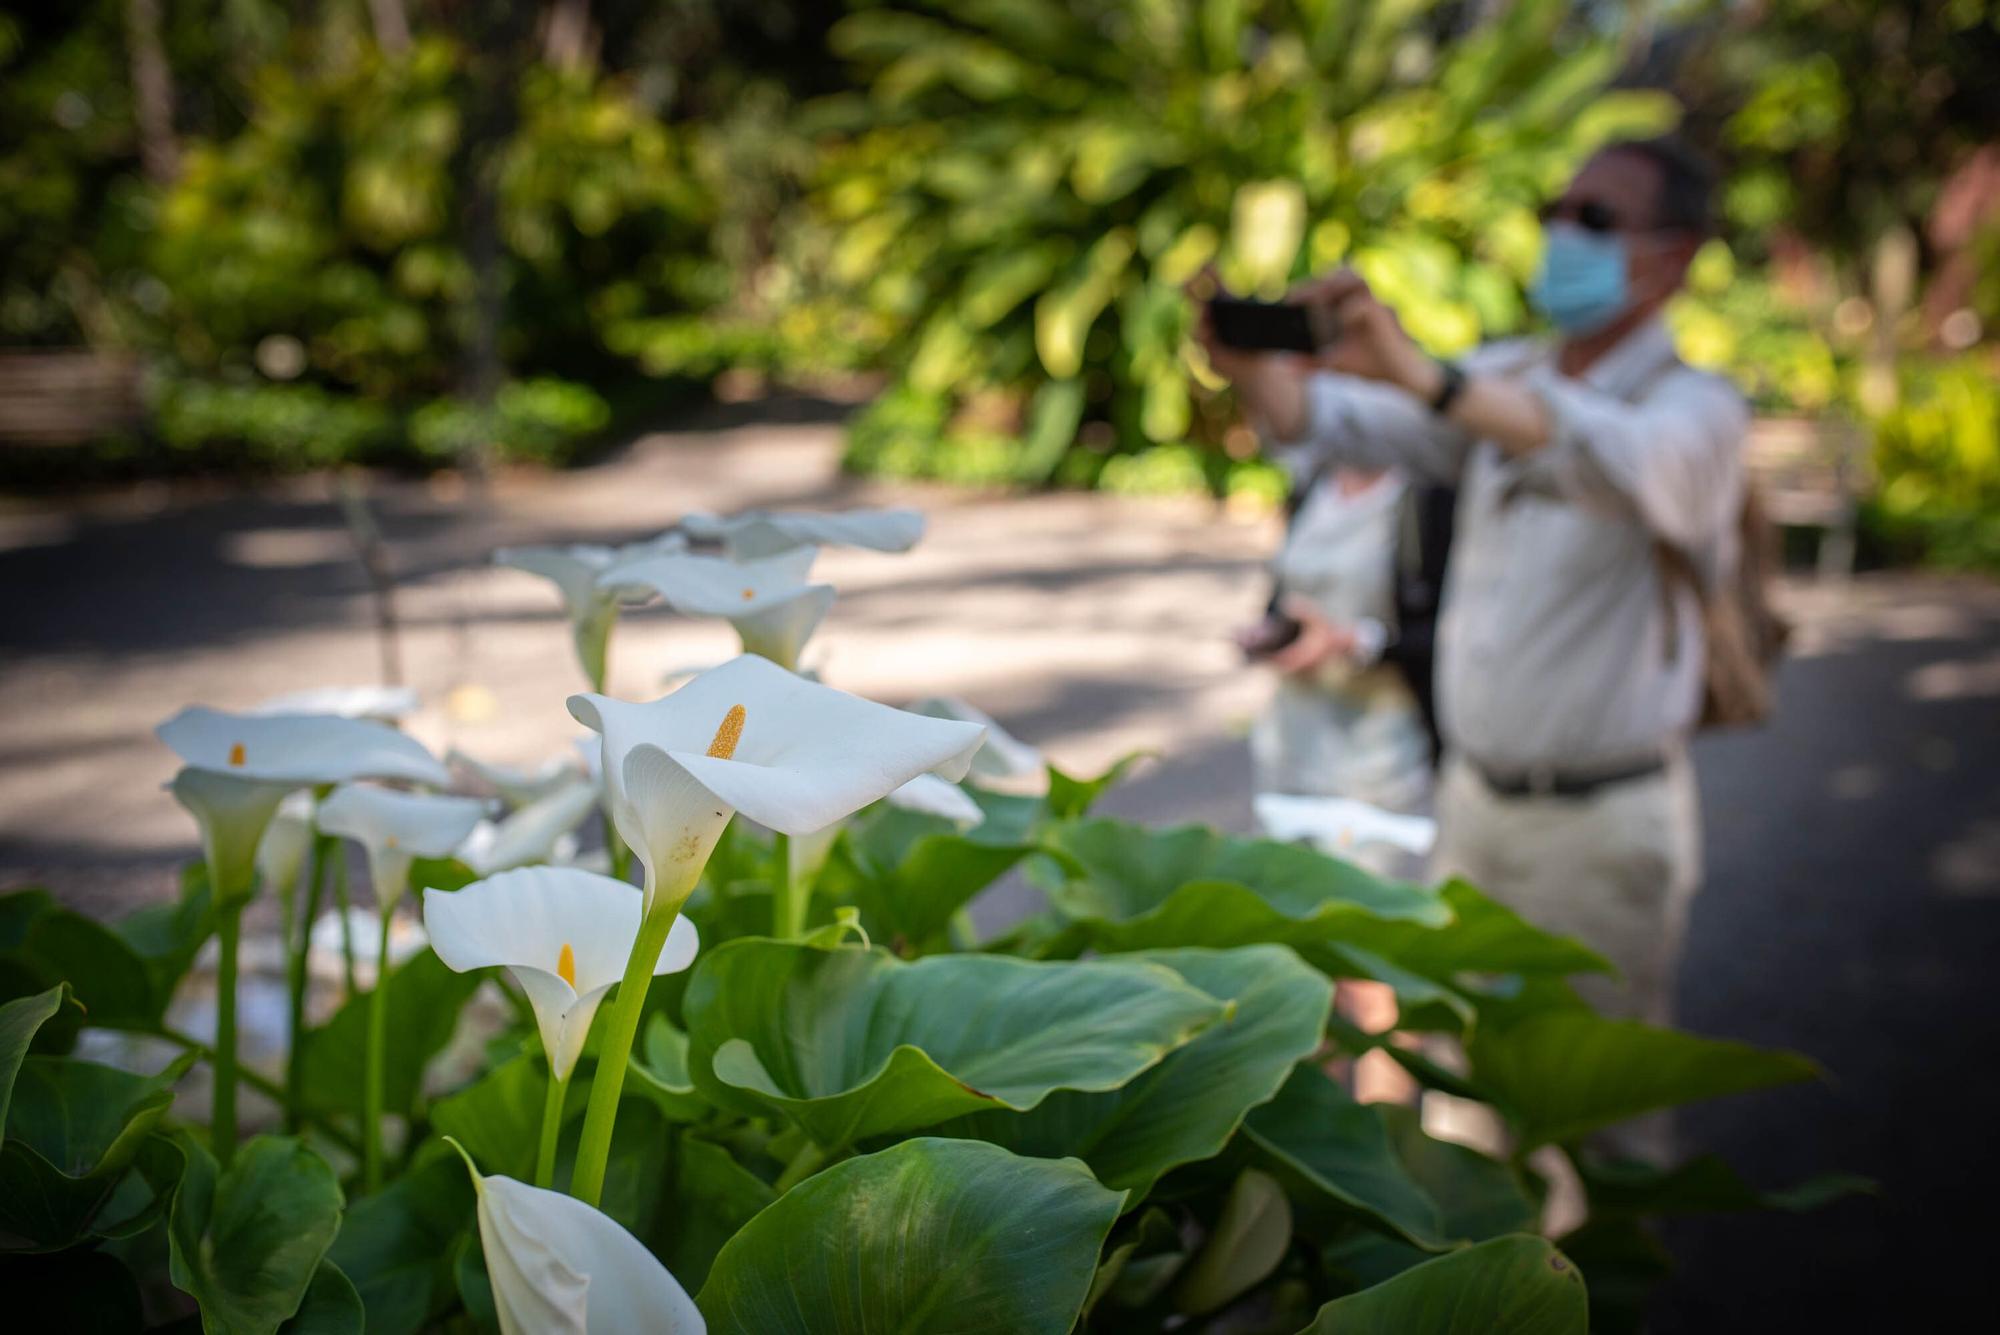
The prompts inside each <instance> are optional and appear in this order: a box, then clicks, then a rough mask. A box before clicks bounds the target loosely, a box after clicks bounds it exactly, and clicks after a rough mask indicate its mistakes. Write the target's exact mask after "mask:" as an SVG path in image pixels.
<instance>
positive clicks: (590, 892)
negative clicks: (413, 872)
mask: <svg viewBox="0 0 2000 1335" xmlns="http://www.w3.org/2000/svg"><path fill="white" fill-rule="evenodd" d="M641 907H642V897H641V895H640V893H639V890H638V888H637V887H636V886H633V885H629V884H627V883H626V882H624V881H617V880H613V879H612V878H611V877H609V876H599V875H597V874H596V873H594V872H587V871H582V870H579V869H578V868H575V867H522V868H519V869H517V870H514V871H503V872H500V873H499V874H497V875H494V876H489V877H487V878H486V879H485V880H482V881H475V882H473V883H472V884H471V885H468V886H466V887H465V888H464V889H463V890H453V891H443V890H426V891H425V892H424V924H425V926H426V927H428V928H429V930H430V935H431V949H432V950H435V951H436V952H437V956H438V958H439V959H441V960H443V961H444V962H445V963H446V964H447V965H449V966H450V967H451V968H453V969H455V970H457V971H458V972H460V973H464V972H466V971H467V970H469V969H485V968H493V967H504V968H505V969H506V970H507V971H508V972H509V973H511V974H512V975H513V976H514V981H515V982H517V983H519V984H520V985H521V990H522V991H524V992H526V993H527V994H528V1002H529V1004H530V1005H532V1006H533V1007H534V1009H535V1023H536V1025H537V1027H539V1028H540V1030H541V1034H542V1050H543V1051H544V1052H546V1053H547V1054H548V1059H549V1068H550V1069H551V1070H552V1071H553V1072H554V1073H555V1076H556V1078H557V1079H558V1080H567V1079H569V1076H570V1072H571V1071H573V1070H574V1069H575V1068H576V1061H577V1058H578V1057H579V1056H580V1055H582V1053H583V1041H584V1038H585V1037H586V1036H587V1035H588V1034H589V1033H590V1022H591V1019H592V1018H593V1017H594V1016H595V1015H596V1014H597V1007H598V1004H599V1003H600V1002H602V1001H603V1000H604V994H605V993H606V992H609V991H610V990H611V986H612V984H614V983H616V982H617V981H618V980H619V978H620V976H621V975H623V973H624V972H625V964H626V960H627V958H628V957H629V956H630V955H631V953H632V943H633V941H635V940H636V939H638V936H639V915H640V909H641ZM700 944H701V938H700V935H699V934H698V933H697V932H696V930H695V925H694V924H693V923H692V922H690V921H688V920H687V919H686V918H676V919H675V920H674V925H673V929H672V930H671V931H670V932H669V933H668V934H667V944H666V948H665V949H664V950H662V951H661V952H660V959H659V963H658V964H656V965H654V966H653V973H654V974H655V976H657V975H660V974H668V973H679V972H680V971H681V970H683V969H685V968H687V967H688V966H689V965H691V964H693V963H694V957H695V951H696V950H697V949H698V948H699V947H700Z"/></svg>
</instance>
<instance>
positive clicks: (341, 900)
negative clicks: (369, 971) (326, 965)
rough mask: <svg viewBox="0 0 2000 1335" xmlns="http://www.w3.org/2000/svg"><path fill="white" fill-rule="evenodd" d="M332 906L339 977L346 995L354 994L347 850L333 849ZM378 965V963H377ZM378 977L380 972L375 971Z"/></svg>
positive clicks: (352, 937)
mask: <svg viewBox="0 0 2000 1335" xmlns="http://www.w3.org/2000/svg"><path fill="white" fill-rule="evenodd" d="M333 906H334V907H335V908H337V909H339V910H340V964H341V976H342V978H343V980H344V981H345V982H346V984H347V995H348V996H350V997H351V996H353V995H354V994H355V991H356V989H355V986H354V915H353V914H351V913H349V912H348V911H347V850H346V849H344V848H335V849H334V851H333ZM377 963H378V964H379V961H378V962H377ZM377 977H378V978H379V977H380V970H379V968H378V970H377Z"/></svg>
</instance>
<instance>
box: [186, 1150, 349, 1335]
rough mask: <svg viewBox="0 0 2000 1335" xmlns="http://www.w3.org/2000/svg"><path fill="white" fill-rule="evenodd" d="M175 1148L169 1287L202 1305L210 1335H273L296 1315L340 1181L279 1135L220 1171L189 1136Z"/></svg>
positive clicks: (328, 1230) (331, 1220)
mask: <svg viewBox="0 0 2000 1335" xmlns="http://www.w3.org/2000/svg"><path fill="white" fill-rule="evenodd" d="M182 1148H183V1149H184V1150H185V1151H186V1153H187V1171H186V1172H185V1173H184V1174H183V1175H182V1177H181V1186H180V1191H179V1193H178V1194H177V1195H176V1196H175V1198H174V1210H173V1224H172V1227H171V1228H170V1229H169V1230H168V1233H167V1238H168V1242H169V1244H170V1245H171V1248H172V1273H173V1280H174V1284H175V1286H176V1287H178V1288H180V1289H181V1290H182V1291H183V1292H185V1293H189V1294H192V1295H193V1296H194V1298H195V1300H196V1301H197V1302H199V1303H200V1304H201V1323H202V1329H203V1330H204V1331H206V1332H207V1335H272V1332H274V1331H276V1330H277V1329H278V1327H279V1326H280V1325H282V1324H283V1323H284V1322H285V1321H287V1320H288V1319H290V1318H291V1316H292V1315H293V1314H294V1313H296V1312H298V1311H299V1309H300V1306H301V1304H302V1303H303V1302H304V1301H305V1298H306V1291H307V1288H308V1286H310V1285H311V1284H312V1283H313V1280H314V1278H315V1276H316V1274H317V1272H318V1270H319V1266H320V1261H321V1258H323V1257H324V1256H325V1255H326V1250H327V1247H328V1246H329V1245H330V1244H331V1243H332V1242H333V1237H334V1233H335V1231H336V1230H337V1229H338V1228H339V1227H340V1207H341V1195H340V1183H339V1182H338V1181H337V1180H336V1179H335V1177H334V1175H333V1169H332V1168H331V1167H329V1166H328V1164H327V1162H326V1160H324V1159H322V1158H320V1157H319V1156H318V1155H317V1154H314V1153H313V1152H312V1151H311V1150H309V1149H307V1148H306V1147H305V1146H304V1145H301V1144H300V1143H299V1142H298V1141H296V1140H293V1139H291V1138H289V1137H285V1136H259V1137H257V1138H256V1139H254V1140H251V1141H248V1142H246V1143H245V1144H243V1145H242V1146H240V1147H238V1149H237V1152H236V1157H235V1159H234V1160H233V1161H232V1162H231V1163H230V1165H229V1168H228V1170H227V1171H226V1172H225V1171H220V1170H218V1168H217V1167H216V1163H215V1160H214V1158H213V1157H212V1156H210V1154H209V1152H208V1151H207V1150H205V1149H203V1148H202V1147H201V1146H199V1145H196V1144H195V1143H194V1142H192V1141H185V1140H184V1141H183V1142H182ZM335 1287H336V1288H337V1287H338V1286H337V1285H336V1286H335ZM323 1297H325V1296H323ZM333 1301H335V1300H334V1299H328V1305H332V1302H333Z"/></svg>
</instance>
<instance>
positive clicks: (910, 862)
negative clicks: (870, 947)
mask: <svg viewBox="0 0 2000 1335" xmlns="http://www.w3.org/2000/svg"><path fill="white" fill-rule="evenodd" d="M1033 851H1034V850H1033V847H1032V846H1031V845H1028V844H1025V843H1019V842H996V841H993V840H991V839H988V838H986V837H983V835H982V831H981V830H979V829H974V830H973V831H972V832H971V833H969V834H961V833H960V832H959V831H958V828H957V827H956V826H955V825H953V824H952V823H951V822H950V821H948V820H945V819H944V818H943V817H940V816H930V815H925V814H924V813H922V812H916V811H904V810H901V809H900V808H897V807H892V806H889V805H888V804H886V803H884V804H881V805H879V806H877V807H875V808H873V809H872V810H870V811H868V812H867V813H866V814H865V815H863V816H861V817H859V818H857V819H856V820H855V821H853V822H852V823H851V824H850V825H849V826H848V827H847V829H846V830H844V831H843V832H842V834H841V837H840V840H839V841H838V842H837V843H836V844H835V845H834V849H833V852H832V854H831V856H830V857H829V858H828V860H827V865H826V867H825V868H824V869H823V870H822V871H821V873H820V880H819V883H818V886H817V887H816V888H817V891H818V893H819V894H821V895H823V896H826V897H828V898H831V899H833V900H835V901H837V902H840V903H848V904H853V905H854V906H855V907H857V908H858V909H860V910H861V925H862V927H864V928H865V929H866V930H867V932H868V934H869V936H870V937H871V938H873V939H875V940H878V941H881V942H883V943H885V944H887V943H890V942H894V941H907V942H912V943H918V944H922V943H928V942H931V941H933V940H935V939H936V938H937V937H938V936H939V935H940V934H941V933H942V932H943V931H944V930H945V928H946V926H947V925H949V924H950V922H951V918H952V915H953V914H955V913H957V912H958V911H959V910H960V909H961V908H963V907H965V905H967V904H968V903H970V902H971V901H972V899H973V897H974V896H975V895H977V894H978V893H979V892H980V891H982V890H984V889H985V888H986V887H987V886H989V885H991V884H993V882H995V881H997V880H999V879H1000V877H1002V876H1003V875H1005V874H1006V873H1007V871H1008V869H1009V868H1011V867H1012V866H1013V865H1014V864H1015V863H1017V862H1019V861H1020V860H1021V859H1022V858H1024V857H1026V856H1027V855H1028V854H1029V853H1031V852H1033Z"/></svg>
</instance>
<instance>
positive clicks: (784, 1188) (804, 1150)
mask: <svg viewBox="0 0 2000 1335" xmlns="http://www.w3.org/2000/svg"><path fill="white" fill-rule="evenodd" d="M833 1155H834V1151H832V1150H827V1149H822V1148H821V1147H820V1146H819V1144H818V1143H817V1142H815V1141H810V1140H808V1141H807V1142H806V1143H805V1144H803V1145H801V1146H800V1147H799V1152H798V1153H797V1154H794V1155H793V1156H792V1161H791V1162H790V1163H788V1164H786V1165H785V1171H784V1172H782V1173H780V1174H779V1175H778V1183H777V1187H776V1191H777V1193H778V1194H779V1195H780V1196H782V1195H784V1194H785V1193H786V1192H788V1191H790V1190H791V1189H792V1188H793V1187H796V1186H797V1185H798V1184H799V1183H801V1182H803V1181H805V1180H806V1179H807V1178H809V1177H811V1176H812V1175H813V1174H814V1173H817V1172H818V1171H819V1170H820V1169H821V1167H823V1166H824V1165H825V1163H826V1161H827V1160H828V1159H830V1158H832V1157H833Z"/></svg>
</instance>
